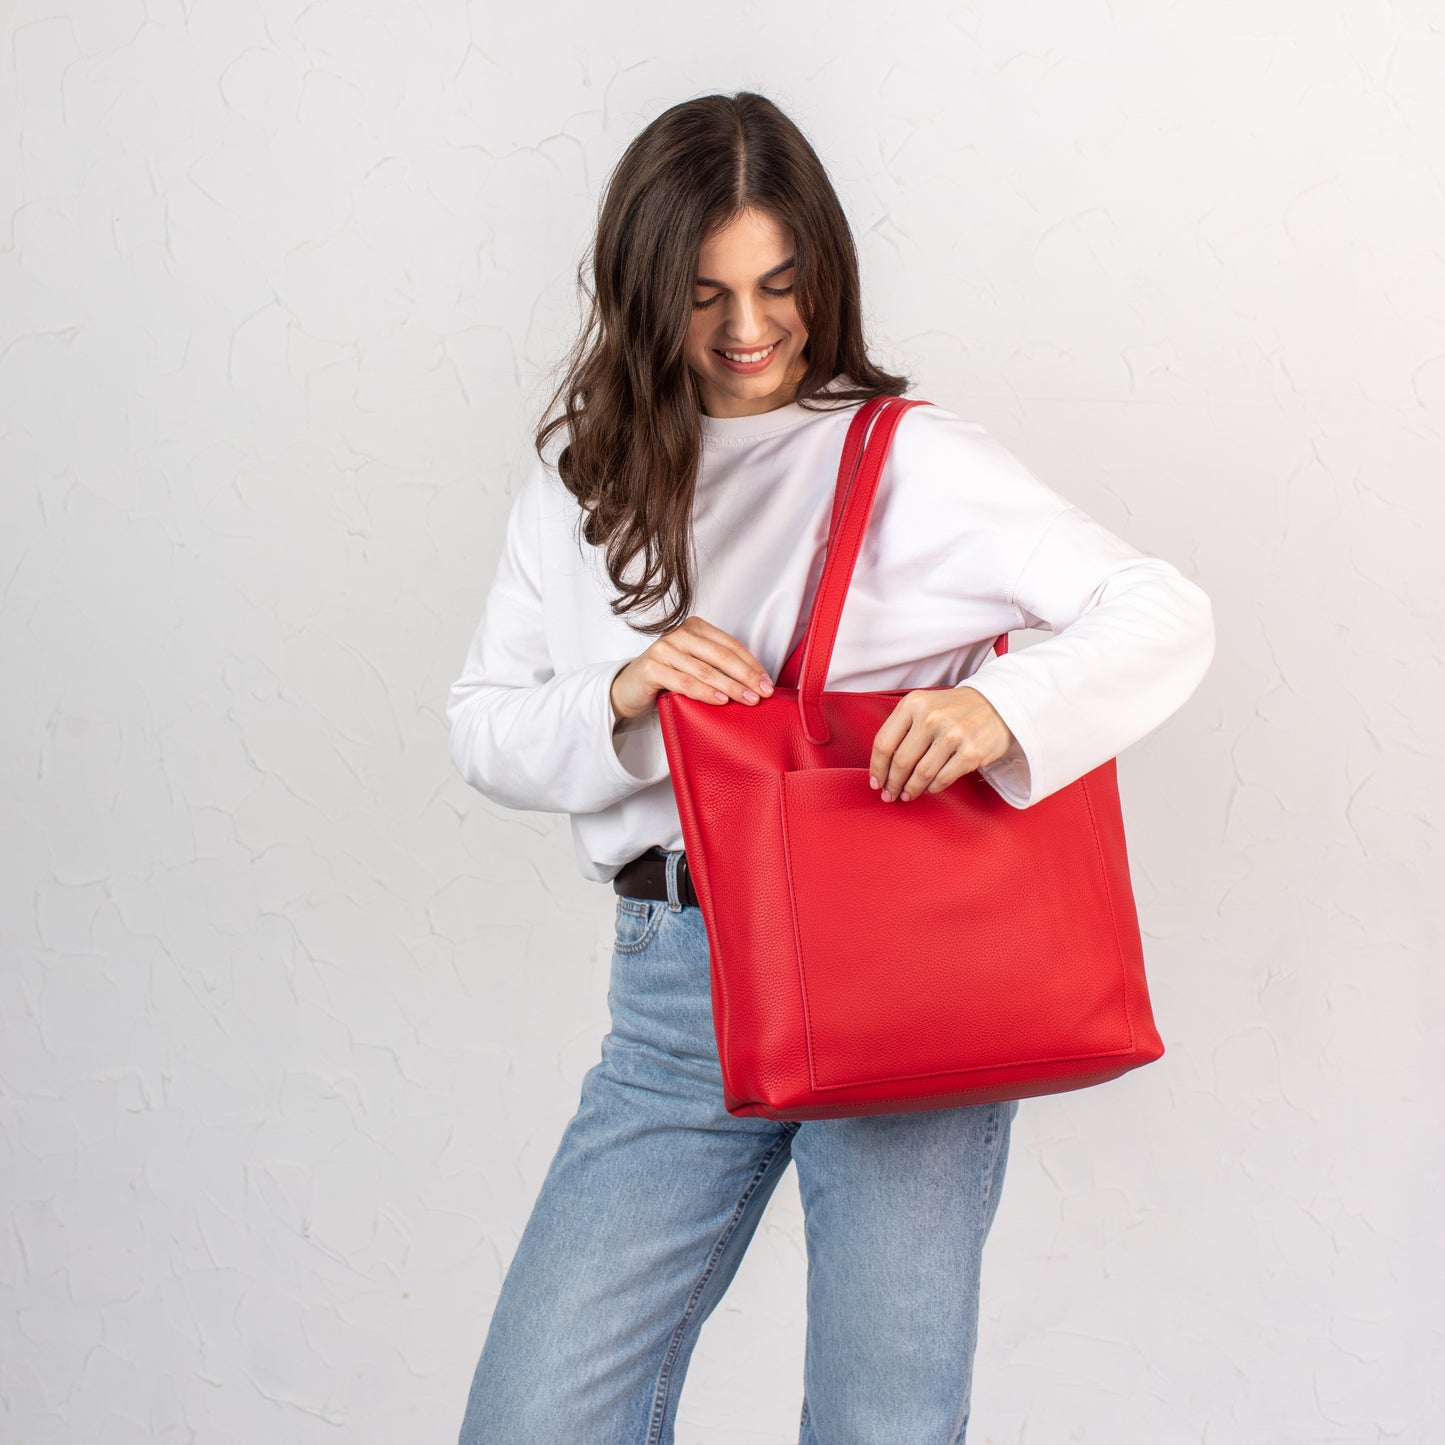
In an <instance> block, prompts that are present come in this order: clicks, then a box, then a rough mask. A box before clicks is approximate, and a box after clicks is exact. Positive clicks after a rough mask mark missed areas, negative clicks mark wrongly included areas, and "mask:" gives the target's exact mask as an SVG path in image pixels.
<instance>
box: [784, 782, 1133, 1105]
mask: <svg viewBox="0 0 1445 1445" xmlns="http://www.w3.org/2000/svg"><path fill="white" fill-rule="evenodd" d="M1049 801H1050V800H1049V799H1044V800H1043V801H1042V802H1041V803H1040V804H1036V805H1034V807H1033V808H1030V809H1014V808H1012V807H1011V806H1010V805H1009V804H1008V803H1006V802H1004V800H1003V799H1002V798H1000V797H999V796H998V794H997V793H995V792H994V790H993V789H992V787H990V785H989V784H988V783H987V782H986V781H985V780H984V779H983V778H982V777H980V776H979V775H978V774H977V773H966V774H964V776H963V777H961V778H959V779H957V780H956V781H955V782H954V783H952V784H951V785H950V786H949V787H947V788H945V789H944V790H943V791H942V792H940V793H923V794H921V795H920V796H919V797H917V798H914V799H911V800H910V801H909V802H906V803H905V802H901V801H894V802H890V803H885V802H883V801H882V800H881V799H880V798H879V796H878V794H877V792H876V791H874V790H873V789H872V788H870V787H869V785H868V769H867V768H866V767H843V768H809V769H803V770H799V771H796V772H788V773H783V774H781V776H780V781H779V807H780V810H781V814H782V831H783V841H784V850H785V856H786V860H787V872H788V887H789V890H790V892H791V896H792V905H793V926H794V945H795V948H796V953H797V960H798V970H799V976H800V982H801V986H802V993H803V1008H804V1014H805V1019H806V1025H807V1031H808V1058H809V1068H810V1071H811V1075H812V1082H813V1087H814V1088H816V1089H824V1088H844V1087H848V1086H851V1085H863V1084H881V1083H886V1082H890V1081H894V1080H901V1079H909V1078H921V1077H926V1076H929V1075H939V1074H952V1073H960V1072H966V1071H968V1070H975V1069H988V1068H1001V1067H1006V1066H1008V1065H1015V1064H1030V1063H1038V1062H1043V1061H1046V1060H1049V1059H1074V1058H1084V1057H1092V1056H1096V1055H1103V1054H1111V1053H1119V1052H1122V1051H1124V1050H1127V1049H1128V1048H1129V1047H1130V1044H1131V1037H1130V1029H1129V1021H1128V1017H1127V1013H1126V1011H1125V1008H1124V992H1123V983H1122V977H1123V962H1122V959H1121V958H1120V956H1119V952H1118V946H1117V939H1116V938H1115V936H1114V934H1113V929H1112V924H1113V913H1112V904H1111V900H1110V897H1109V891H1108V886H1107V881H1106V879H1105V877H1104V870H1103V866H1102V861H1101V860H1100V858H1099V855H1098V845H1097V842H1096V841H1095V839H1094V834H1093V831H1092V826H1091V824H1090V823H1089V822H1088V820H1087V819H1079V820H1077V822H1078V824H1079V825H1078V826H1068V825H1070V824H1071V823H1072V822H1073V821H1074V820H1071V819H1070V817H1069V816H1068V812H1069V810H1070V809H1072V808H1076V807H1078V808H1085V809H1086V808H1087V803H1086V801H1085V800H1083V799H1082V795H1081V794H1078V795H1075V796H1073V797H1070V798H1067V799H1064V800H1063V801H1062V802H1061V804H1060V806H1059V807H1058V808H1054V809H1050V808H1049V807H1047V806H1046V805H1047V804H1048V803H1049ZM1001 810H1002V811H1001ZM1007 814H1012V815H1013V816H1011V817H1010V816H1006V815H1007ZM1030 814H1032V815H1033V816H1032V817H1030V816H1029V815H1030ZM1061 836H1064V837H1067V838H1068V839H1069V840H1070V841H1069V842H1068V843H1067V844H1066V845H1065V846H1066V848H1069V849H1072V850H1073V851H1072V852H1071V853H1067V854H1066V855H1065V857H1064V859H1063V864H1061V859H1060V837H1061Z"/></svg>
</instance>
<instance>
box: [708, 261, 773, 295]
mask: <svg viewBox="0 0 1445 1445" xmlns="http://www.w3.org/2000/svg"><path fill="white" fill-rule="evenodd" d="M796 263H797V257H796V256H789V257H788V259H787V260H786V261H780V262H779V263H778V264H777V265H776V266H774V267H773V269H772V270H771V271H764V272H763V274H762V275H761V276H759V277H758V280H759V281H766V280H768V279H769V278H770V277H773V276H776V275H777V274H778V272H780V271H786V270H787V269H788V267H789V266H792V265H795V264H796ZM693 284H694V285H696V286H716V287H717V289H718V290H719V291H726V290H727V289H728V288H727V287H726V286H724V285H723V283H722V282H721V281H714V280H713V279H712V278H711V277H710V276H699V277H698V278H697V280H696V281H695V282H694V283H693Z"/></svg>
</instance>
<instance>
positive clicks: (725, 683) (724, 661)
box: [661, 617, 773, 706]
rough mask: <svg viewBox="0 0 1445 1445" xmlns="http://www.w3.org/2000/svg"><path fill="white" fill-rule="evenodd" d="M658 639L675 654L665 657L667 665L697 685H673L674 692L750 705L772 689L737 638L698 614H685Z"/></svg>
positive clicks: (761, 666) (768, 678)
mask: <svg viewBox="0 0 1445 1445" xmlns="http://www.w3.org/2000/svg"><path fill="white" fill-rule="evenodd" d="M661 640H665V641H666V642H667V643H668V644H669V646H670V648H671V650H672V652H673V653H675V654H677V655H676V656H673V657H669V659H668V665H669V666H671V667H672V668H673V669H674V670H675V671H677V672H679V673H681V674H683V675H684V676H687V677H689V678H690V679H693V680H694V681H695V682H696V683H697V684H698V686H697V687H696V688H692V687H689V688H687V689H680V688H673V689H672V690H673V691H675V692H676V691H684V690H685V691H687V693H688V695H689V696H690V697H697V698H700V699H701V700H702V701H705V702H716V703H724V702H727V701H729V700H730V699H731V700H735V701H737V702H741V703H744V704H746V705H748V706H752V705H753V704H755V703H757V702H759V701H760V700H761V699H762V698H763V697H766V696H767V695H768V693H770V692H771V691H772V690H773V683H772V679H771V678H770V677H769V676H768V674H767V670H766V669H765V668H764V667H763V665H762V663H760V662H759V661H758V659H757V658H756V657H755V656H754V655H753V654H752V653H751V652H750V651H749V650H748V649H747V648H746V647H744V646H743V644H742V643H741V642H739V641H738V640H737V638H735V637H733V636H731V635H730V634H729V633H726V632H724V631H723V630H722V629H721V628H720V627H714V626H713V625H712V623H710V622H706V621H704V620H703V619H702V618H700V617H689V618H688V619H687V620H686V621H685V622H684V623H683V624H682V626H681V627H679V628H677V629H676V630H674V631H673V632H670V633H668V634H667V636H666V638H665V639H661Z"/></svg>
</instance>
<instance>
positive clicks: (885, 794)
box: [878, 788, 893, 803]
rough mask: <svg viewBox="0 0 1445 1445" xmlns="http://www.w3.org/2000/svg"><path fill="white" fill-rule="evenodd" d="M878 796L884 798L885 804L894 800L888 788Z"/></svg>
mask: <svg viewBox="0 0 1445 1445" xmlns="http://www.w3.org/2000/svg"><path fill="white" fill-rule="evenodd" d="M878 796H879V797H880V798H882V799H883V801H884V802H885V803H888V802H891V801H892V799H893V795H892V793H890V792H889V791H888V789H887V788H884V790H883V791H882V792H881V793H879V794H878Z"/></svg>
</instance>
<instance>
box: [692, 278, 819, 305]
mask: <svg viewBox="0 0 1445 1445" xmlns="http://www.w3.org/2000/svg"><path fill="white" fill-rule="evenodd" d="M796 285H797V282H796V281H795V282H794V283H793V286H764V287H763V293H764V294H765V295H767V296H786V295H787V294H788V293H789V292H790V291H791V290H793V287H794V286H796ZM721 295H722V292H721V291H719V292H718V293H717V296H709V297H708V299H707V300H706V301H694V302H693V303H692V309H693V310H694V311H706V310H707V308H708V307H709V306H711V305H712V304H713V302H714V301H716V300H717V299H718V297H719V296H721Z"/></svg>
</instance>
